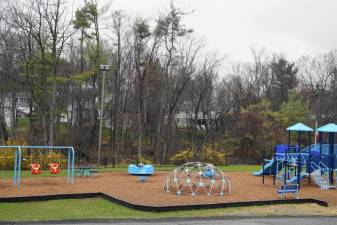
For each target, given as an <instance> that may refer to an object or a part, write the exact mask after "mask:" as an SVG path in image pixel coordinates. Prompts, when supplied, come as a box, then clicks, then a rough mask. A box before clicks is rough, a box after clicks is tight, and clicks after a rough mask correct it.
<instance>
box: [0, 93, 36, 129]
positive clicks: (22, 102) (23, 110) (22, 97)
mask: <svg viewBox="0 0 337 225" xmlns="http://www.w3.org/2000/svg"><path fill="white" fill-rule="evenodd" d="M13 100H14V101H15V105H16V110H15V112H14V113H15V115H14V118H19V117H25V116H28V115H30V113H31V112H30V107H29V102H30V95H29V94H28V93H26V92H18V93H16V95H15V99H13V98H12V94H11V93H8V94H7V96H6V97H5V98H4V100H3V101H4V102H3V107H4V117H5V122H6V124H8V125H9V124H12V119H13V118H12V115H11V114H12V105H13V102H12V101H13Z"/></svg>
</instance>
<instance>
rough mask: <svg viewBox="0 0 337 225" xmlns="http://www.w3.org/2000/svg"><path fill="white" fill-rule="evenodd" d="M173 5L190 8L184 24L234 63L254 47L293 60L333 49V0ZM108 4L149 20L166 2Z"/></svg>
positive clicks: (184, 0) (198, 0)
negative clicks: (190, 12)
mask: <svg viewBox="0 0 337 225" xmlns="http://www.w3.org/2000/svg"><path fill="white" fill-rule="evenodd" d="M107 1H108V0H107ZM175 5H176V6H177V7H179V8H182V9H184V10H185V11H191V10H192V9H194V10H195V11H194V13H192V14H191V15H189V16H187V17H186V19H185V24H187V25H188V27H191V28H193V29H194V30H195V33H196V35H197V36H198V37H199V38H201V39H203V40H204V41H205V42H206V43H207V46H208V48H209V49H210V50H215V51H216V52H217V53H218V54H219V55H228V56H229V57H230V59H231V60H233V61H248V60H250V50H249V49H250V47H251V46H253V45H254V46H256V47H265V48H266V50H267V51H268V52H276V53H283V54H285V55H286V56H288V58H290V59H292V60H295V59H296V58H298V57H300V56H301V55H316V54H318V53H325V52H327V51H329V50H332V49H335V48H336V47H337V14H336V10H337V1H336V0H322V1H319V0H175ZM111 6H112V8H114V9H116V8H119V9H123V10H126V11H127V12H128V13H131V14H132V15H142V16H145V17H147V18H149V19H152V18H156V15H158V10H159V11H164V10H165V9H166V8H168V6H169V0H113V3H112V5H111Z"/></svg>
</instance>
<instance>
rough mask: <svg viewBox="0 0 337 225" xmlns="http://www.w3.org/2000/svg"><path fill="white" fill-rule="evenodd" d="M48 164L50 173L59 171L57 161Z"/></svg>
mask: <svg viewBox="0 0 337 225" xmlns="http://www.w3.org/2000/svg"><path fill="white" fill-rule="evenodd" d="M48 166H49V171H50V173H51V174H58V173H60V167H59V164H58V163H50V164H48Z"/></svg>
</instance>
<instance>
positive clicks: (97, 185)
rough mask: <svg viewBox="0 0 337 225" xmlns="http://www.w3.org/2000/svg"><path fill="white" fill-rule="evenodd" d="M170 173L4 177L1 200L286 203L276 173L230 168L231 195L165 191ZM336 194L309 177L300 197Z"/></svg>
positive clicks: (334, 202)
mask: <svg viewBox="0 0 337 225" xmlns="http://www.w3.org/2000/svg"><path fill="white" fill-rule="evenodd" d="M167 175H168V173H167V172H157V173H156V174H155V175H153V176H151V177H149V178H148V180H146V181H145V182H144V183H140V182H139V181H138V180H137V178H136V177H134V176H130V175H128V174H127V173H120V172H114V173H111V172H110V173H100V174H99V176H97V177H95V178H80V177H77V178H76V179H75V184H73V185H71V184H68V183H66V178H65V177H41V178H25V179H22V181H21V182H22V183H21V189H20V190H18V189H17V187H16V186H13V185H12V180H11V179H3V180H0V200H1V199H3V198H8V197H30V198H31V197H34V196H50V195H67V194H85V193H87V194H88V193H91V194H92V193H96V194H97V193H100V194H101V195H103V196H105V197H106V198H111V199H112V200H115V201H117V202H118V201H120V202H126V203H128V204H130V205H139V206H145V207H153V208H155V207H172V206H183V207H185V206H187V207H185V208H186V209H187V208H189V207H188V206H193V205H206V206H207V205H210V204H222V203H230V204H228V206H231V205H232V206H234V205H235V204H237V203H243V205H245V204H246V205H249V204H247V203H249V202H261V203H265V204H273V202H274V203H277V204H279V203H282V201H280V198H279V195H278V194H277V192H276V191H277V189H278V188H279V186H273V185H272V177H266V179H265V184H262V178H261V177H256V176H252V175H251V173H248V172H227V173H226V175H227V176H228V177H229V179H230V180H231V183H232V189H233V193H232V194H231V195H225V196H207V195H204V194H200V195H197V196H188V195H181V196H177V195H176V194H172V193H166V192H164V191H163V183H164V180H165V177H166V176H167ZM336 194H337V190H321V189H319V188H318V187H316V186H314V185H310V186H309V185H307V181H303V185H302V188H301V191H300V194H299V196H300V200H301V199H316V200H320V201H324V202H327V203H328V204H329V206H337V198H336ZM75 197H76V196H75ZM31 199H32V198H31ZM287 199H288V200H289V199H293V196H292V195H288V196H287V198H286V200H285V201H284V203H286V202H287ZM27 200H29V198H28V199H27ZM295 201H296V200H295ZM268 202H269V203H268ZM299 202H300V201H299ZM289 203H290V202H289ZM260 205H261V204H260ZM185 208H184V209H185Z"/></svg>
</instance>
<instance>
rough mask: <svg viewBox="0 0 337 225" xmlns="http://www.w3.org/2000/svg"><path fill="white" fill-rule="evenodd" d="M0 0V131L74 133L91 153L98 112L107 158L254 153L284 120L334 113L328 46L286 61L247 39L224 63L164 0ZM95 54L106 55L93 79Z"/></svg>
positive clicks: (98, 59)
mask: <svg viewBox="0 0 337 225" xmlns="http://www.w3.org/2000/svg"><path fill="white" fill-rule="evenodd" d="M0 7H1V8H2V9H4V10H1V12H0V138H1V141H0V143H6V141H8V140H18V141H19V140H20V139H24V140H25V141H27V142H28V143H30V144H32V145H73V146H75V148H76V149H78V150H79V152H80V153H79V154H83V155H85V156H87V157H89V158H95V157H96V152H97V145H98V132H99V121H100V117H101V116H102V118H104V123H103V124H104V129H103V152H102V154H103V157H102V158H103V159H104V160H107V161H109V162H110V163H112V164H113V165H115V164H119V163H125V162H128V160H129V161H130V160H143V161H144V160H151V161H154V162H156V163H167V162H169V161H170V158H171V157H172V156H174V155H175V154H177V152H179V151H181V150H186V149H188V152H191V151H192V152H193V153H195V154H193V155H192V157H193V158H195V159H201V156H202V155H203V154H202V151H203V149H206V147H207V148H208V149H209V147H210V148H211V149H213V150H214V151H219V152H225V154H229V155H234V156H238V157H241V158H252V159H258V158H259V154H260V151H261V149H262V148H263V147H264V146H269V147H271V146H273V145H274V144H276V143H279V142H284V141H285V134H284V133H285V132H284V129H285V128H286V127H287V126H289V125H291V123H295V122H299V121H301V122H305V123H308V124H309V125H313V124H314V121H318V122H319V123H325V122H329V121H336V115H337V110H336V108H337V104H336V100H335V99H336V94H337V93H336V90H337V87H336V79H337V72H336V71H337V70H336V69H337V58H336V57H337V52H336V51H331V52H328V53H326V54H322V55H318V56H304V57H301V58H300V59H298V60H296V61H294V62H292V61H290V60H288V59H287V57H286V56H285V55H282V54H275V53H269V52H267V51H265V50H264V49H263V48H254V47H253V48H251V56H252V60H251V61H250V62H247V63H229V61H228V60H227V59H226V58H225V57H221V56H219V55H217V54H215V53H214V52H211V51H209V50H208V49H207V46H206V44H205V43H203V42H202V41H200V40H199V39H198V37H196V35H195V34H194V33H193V29H192V28H190V27H187V26H186V25H185V24H184V18H185V17H187V16H188V15H189V13H190V12H186V11H184V10H182V9H179V8H177V7H176V6H175V5H174V2H173V1H171V2H170V5H169V7H168V9H167V10H166V12H162V13H158V15H157V17H156V19H153V20H149V19H146V18H144V17H140V16H137V17H132V16H130V15H129V14H128V13H127V12H125V11H121V10H115V9H114V8H113V5H103V6H102V5H99V4H98V3H97V2H96V1H95V0H87V1H84V2H83V4H82V6H80V7H78V8H77V9H76V10H75V12H74V13H72V12H71V10H70V8H71V7H69V2H67V1H62V0H27V1H24V2H21V1H20V2H17V1H14V0H13V1H11V0H8V1H5V2H1V3H0ZM229 44H230V43H229ZM101 64H109V65H111V68H110V70H109V71H108V72H107V76H106V81H105V84H106V85H105V88H104V90H102V88H103V85H102V84H103V80H102V77H103V76H102V71H100V70H99V68H100V65H101ZM102 91H103V92H104V96H105V97H104V99H101V98H102V95H101V93H102ZM19 94H20V95H25V96H26V97H27V99H28V103H27V107H28V108H29V113H28V114H26V115H25V116H24V117H20V116H19V115H18V113H17V112H18V102H17V98H18V95H19ZM8 100H10V101H8ZM6 101H7V105H6ZM8 102H9V104H8ZM101 102H103V103H104V104H103V109H104V110H103V112H100V103H101ZM6 107H7V108H6ZM6 110H7V111H8V112H9V116H10V118H11V120H10V123H6V120H5V116H6V115H5V114H6V113H5V111H6ZM178 114H182V115H185V116H184V117H183V119H184V120H185V123H186V124H185V125H184V126H179V121H178V119H177V115H178Z"/></svg>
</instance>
